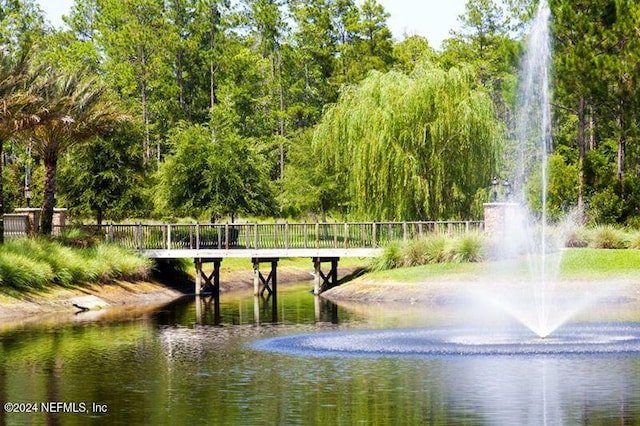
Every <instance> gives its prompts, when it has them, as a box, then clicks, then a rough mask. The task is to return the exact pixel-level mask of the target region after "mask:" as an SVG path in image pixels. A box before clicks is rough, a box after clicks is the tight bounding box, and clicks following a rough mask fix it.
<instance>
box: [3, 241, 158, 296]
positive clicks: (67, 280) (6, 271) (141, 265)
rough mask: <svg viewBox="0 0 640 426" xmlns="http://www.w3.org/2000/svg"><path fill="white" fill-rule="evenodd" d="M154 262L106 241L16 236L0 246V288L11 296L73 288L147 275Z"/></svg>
mask: <svg viewBox="0 0 640 426" xmlns="http://www.w3.org/2000/svg"><path fill="white" fill-rule="evenodd" d="M153 267H154V263H153V261H152V260H150V259H146V258H144V257H141V256H139V255H138V254H136V253H134V252H132V251H131V250H128V249H125V248H122V247H118V246H115V245H113V244H108V243H96V244H93V245H91V246H90V247H87V248H75V247H68V246H65V245H63V244H61V243H60V242H57V241H54V240H48V239H26V238H23V239H17V240H10V241H7V242H5V243H4V244H2V245H0V291H2V292H4V293H7V294H10V295H15V294H16V293H24V292H30V291H40V290H46V289H47V288H49V287H51V286H53V285H58V286H62V287H75V286H80V285H82V284H86V283H108V282H112V281H115V280H126V281H140V280H145V279H147V278H149V277H150V275H151V272H152V270H153Z"/></svg>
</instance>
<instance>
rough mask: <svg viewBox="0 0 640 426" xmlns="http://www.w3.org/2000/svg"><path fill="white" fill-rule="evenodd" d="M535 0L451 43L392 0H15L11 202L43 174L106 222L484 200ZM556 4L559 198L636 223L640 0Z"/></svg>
mask: <svg viewBox="0 0 640 426" xmlns="http://www.w3.org/2000/svg"><path fill="white" fill-rule="evenodd" d="M536 4H537V1H536V0H508V1H503V2H498V1H497V0H468V2H467V4H466V10H465V13H464V14H463V15H461V16H460V18H459V19H460V23H461V26H460V31H459V32H456V33H452V34H451V37H450V38H449V39H447V40H445V42H444V43H443V46H442V48H441V49H440V50H435V49H434V48H433V46H431V45H430V44H429V41H428V40H426V39H424V38H422V37H418V36H412V37H408V38H405V39H399V40H394V39H393V37H392V35H391V33H390V31H389V28H388V27H387V19H388V18H389V16H388V13H387V12H386V11H385V10H384V8H383V7H382V6H381V5H380V4H379V3H378V2H377V1H376V0H366V1H363V2H356V1H355V0H309V1H298V0H291V1H288V2H285V1H281V0H239V1H234V2H230V1H227V0H185V1H164V0H130V1H126V2H123V1H117V0H76V1H75V3H74V5H73V7H72V9H71V11H70V13H69V15H68V16H67V17H65V20H66V23H67V26H66V27H65V28H62V29H54V28H51V27H50V26H48V25H47V24H46V22H45V19H44V17H43V14H42V11H41V10H40V9H39V8H38V6H37V5H36V3H35V2H34V1H33V0H19V1H0V6H1V10H2V14H0V43H2V46H3V50H2V54H1V55H0V57H1V58H0V59H1V61H0V99H2V101H3V105H4V108H3V110H2V114H1V115H0V150H2V151H5V155H3V161H2V162H0V164H1V165H2V166H3V168H4V170H0V176H2V177H3V178H4V179H6V182H2V180H0V203H2V208H3V210H4V211H5V212H7V211H11V210H12V209H13V208H14V207H17V206H20V205H21V204H24V203H25V200H24V195H23V190H22V188H23V186H24V185H25V184H29V186H30V188H31V189H32V192H36V191H37V193H34V194H33V197H32V201H33V203H32V204H34V203H36V202H37V203H38V204H39V203H44V206H45V207H46V209H45V213H47V214H44V215H43V216H42V217H43V218H44V219H45V223H44V225H45V226H44V228H43V229H44V230H45V232H47V231H48V229H49V228H48V227H49V225H48V221H49V214H48V212H49V211H51V208H52V207H53V205H54V204H55V203H58V204H64V207H69V208H70V209H71V212H72V214H74V215H75V216H76V217H78V218H79V219H88V220H89V219H91V220H96V221H102V220H121V219H124V218H126V217H134V216H136V217H156V218H168V217H175V216H192V217H196V218H198V219H200V220H208V219H209V218H210V217H211V215H212V214H222V215H224V214H233V213H242V214H247V215H277V216H288V215H291V216H307V215H309V216H312V217H318V216H322V217H325V216H326V215H334V216H338V215H339V216H341V218H348V217H352V218H354V219H355V218H364V219H368V220H384V219H391V218H393V219H403V220H410V219H429V220H436V219H448V218H464V219H469V218H475V217H478V216H479V214H480V212H479V206H480V205H481V203H482V202H483V201H486V200H487V199H488V192H489V191H488V187H489V186H490V181H491V178H492V176H493V175H498V177H499V178H500V179H506V178H511V176H507V175H506V172H505V170H507V168H506V167H504V165H503V164H501V163H500V161H499V159H500V158H501V157H500V156H499V153H500V148H501V145H502V144H503V143H507V142H508V141H509V139H510V138H511V135H513V134H514V123H513V117H514V116H515V114H514V108H515V100H516V83H517V80H518V71H517V69H518V64H519V61H520V56H521V52H522V45H523V39H524V35H525V34H526V32H527V22H528V20H529V19H530V17H531V16H532V13H533V11H534V10H535V6H536ZM550 6H551V9H552V26H553V28H552V33H553V37H554V41H553V47H554V52H555V53H554V70H553V73H554V74H553V87H554V90H553V97H554V99H553V104H554V111H553V114H554V117H553V118H554V119H553V123H554V128H553V140H554V145H555V146H554V151H555V152H554V155H553V156H552V165H551V171H552V176H551V183H550V197H549V198H548V203H549V206H548V207H549V208H550V212H551V215H552V216H557V215H559V214H560V213H562V212H564V211H566V210H568V209H570V208H572V207H574V206H576V205H577V206H578V207H580V210H581V211H583V212H584V213H585V217H586V218H587V219H590V220H592V221H593V222H596V223H627V224H630V225H634V224H638V223H639V220H640V219H638V212H639V211H640V196H639V195H638V194H640V178H639V177H638V170H640V161H639V160H638V159H639V158H640V148H639V146H638V138H639V137H640V128H638V126H637V122H638V120H637V117H638V114H639V113H640V102H638V100H639V99H640V96H638V95H639V94H638V81H639V78H638V77H639V76H640V66H639V65H638V64H640V61H638V60H637V58H638V57H639V56H640V38H638V37H636V35H637V34H636V31H635V29H637V28H638V27H640V5H638V4H637V2H633V1H630V0H580V1H568V0H551V1H550ZM434 7H435V6H434ZM74 82H75V83H74ZM63 83H74V85H73V86H68V87H67V86H65V85H64V84H63ZM89 83H90V84H89ZM87 84H88V86H86V85H87ZM74 88H75V89H74ZM84 88H86V89H87V90H84ZM71 89H74V90H71ZM89 93H95V94H99V96H97V97H96V102H94V104H93V105H94V107H90V105H89V104H88V103H86V102H84V101H83V99H89V98H83V96H82V95H83V94H89ZM96 105H98V106H100V107H98V108H95V106H96ZM104 105H114V106H115V107H116V108H114V109H113V110H112V111H110V114H107V116H108V117H107V116H105V117H103V118H108V120H98V118H99V117H98V116H99V114H96V112H97V111H105V109H104V108H102V106H104ZM124 116H126V117H127V123H126V124H125V123H123V122H121V120H114V119H115V118H117V117H124ZM92 121H93V124H92ZM36 124H37V125H36ZM81 124H82V126H81ZM85 125H86V126H85ZM80 127H83V128H82V129H80ZM88 130H91V131H88ZM58 169H60V175H59V176H57V173H58ZM30 177H32V179H31V180H29V178H30ZM57 178H59V179H58V180H59V182H58V183H59V185H58V184H56V179H57ZM34 179H38V181H35V180H34ZM3 183H4V187H3V186H2V184H3ZM538 190H539V189H538V188H535V186H532V187H531V188H529V191H530V192H535V191H538ZM4 194H6V199H4V198H2V197H3V196H4ZM532 198H533V197H532ZM537 207H540V206H537Z"/></svg>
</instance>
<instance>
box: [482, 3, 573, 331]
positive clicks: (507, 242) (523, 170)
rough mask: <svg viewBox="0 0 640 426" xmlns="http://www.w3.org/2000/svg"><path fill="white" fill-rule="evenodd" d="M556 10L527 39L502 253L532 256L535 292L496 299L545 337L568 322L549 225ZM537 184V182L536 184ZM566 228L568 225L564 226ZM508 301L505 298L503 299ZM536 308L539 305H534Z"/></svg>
mask: <svg viewBox="0 0 640 426" xmlns="http://www.w3.org/2000/svg"><path fill="white" fill-rule="evenodd" d="M550 17H551V12H550V9H549V5H548V4H547V1H546V0H542V1H540V3H539V5H538V9H537V12H536V16H535V19H534V20H533V22H532V25H531V29H530V33H529V35H528V37H527V44H526V50H525V56H524V58H523V61H522V65H521V70H520V83H519V97H518V113H517V127H516V129H517V131H516V135H517V141H516V143H515V144H514V145H513V146H512V147H510V149H509V150H508V152H507V154H508V156H509V164H510V166H511V168H512V171H511V173H512V174H513V176H514V179H513V181H514V183H515V185H514V193H513V197H514V201H515V202H516V203H514V204H513V205H511V207H510V209H511V210H512V213H511V214H508V215H505V224H504V230H503V241H501V242H500V246H501V251H502V252H503V253H502V254H504V255H505V256H506V257H511V258H514V257H522V256H524V257H526V258H527V263H528V269H529V273H528V275H529V277H528V279H529V280H530V281H531V283H530V284H527V285H526V287H527V288H529V289H531V290H532V291H533V295H532V299H533V300H531V296H525V299H524V300H514V299H522V296H521V295H520V296H517V297H515V296H509V295H508V296H507V297H506V298H507V299H509V300H499V301H498V300H495V298H494V302H496V303H498V304H499V305H500V306H502V307H503V309H504V310H506V311H508V312H509V313H510V314H511V315H513V316H515V317H516V318H518V319H519V320H520V321H521V322H523V323H524V324H525V325H526V326H527V327H529V328H530V329H531V330H533V331H534V332H535V333H536V334H538V335H539V336H542V337H544V336H547V335H548V334H549V333H551V332H552V331H553V329H555V328H556V327H558V326H559V325H560V323H562V321H564V320H566V318H564V319H562V320H561V319H559V317H558V316H557V315H556V313H559V312H560V311H561V310H562V317H564V316H565V314H566V312H567V310H566V309H560V308H559V307H558V304H557V303H556V301H554V300H552V299H553V294H552V293H553V288H552V287H553V286H554V281H555V280H556V278H557V274H558V269H559V264H560V255H559V253H560V250H561V248H562V246H563V245H564V241H565V238H564V235H563V232H559V228H558V227H554V229H553V234H552V235H550V230H549V228H548V227H547V224H548V218H547V206H546V204H547V185H548V161H547V157H548V154H549V152H550V151H551V146H552V141H551V107H550V105H551V87H550V84H549V79H550V69H551V38H550V31H549V24H550ZM538 176H539V179H540V182H539V185H540V188H539V192H538V193H539V198H537V199H532V198H531V195H528V194H527V193H525V188H526V187H527V186H528V184H531V183H532V181H533V179H538ZM535 185H537V184H535ZM531 204H535V205H536V206H539V207H540V213H539V214H538V215H534V214H533V213H532V209H531V208H530V207H529V206H530V205H531ZM563 228H565V227H563ZM502 299H504V298H502ZM532 308H534V309H532Z"/></svg>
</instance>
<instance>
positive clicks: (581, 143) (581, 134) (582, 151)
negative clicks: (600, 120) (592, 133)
mask: <svg viewBox="0 0 640 426" xmlns="http://www.w3.org/2000/svg"><path fill="white" fill-rule="evenodd" d="M586 127H587V123H586V120H585V100H584V96H581V97H580V101H579V105H578V215H579V217H580V221H582V219H583V217H584V186H585V184H584V159H585V157H586V155H587V138H586V137H585V129H586Z"/></svg>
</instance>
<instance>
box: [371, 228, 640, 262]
mask: <svg viewBox="0 0 640 426" xmlns="http://www.w3.org/2000/svg"><path fill="white" fill-rule="evenodd" d="M495 244H496V242H495V241H493V240H491V239H490V238H488V237H487V236H485V235H483V234H480V233H471V234H467V235H464V236H458V237H448V236H442V235H429V236H426V237H423V238H418V239H414V240H410V241H404V242H402V241H401V242H396V243H392V244H390V245H388V246H387V247H385V249H384V251H383V253H382V255H380V256H379V257H377V258H376V259H374V260H373V261H372V264H371V269H372V270H374V271H382V270H388V269H395V268H406V267H412V266H420V265H428V264H434V263H448V262H455V263H462V262H482V261H486V260H492V259H493V258H494V256H493V255H492V253H493V252H494V251H495V250H494V247H493V246H494V245H495ZM566 247H573V248H593V249H634V250H638V249H640V231H638V230H635V229H624V228H616V227H613V226H609V225H605V226H596V227H591V228H586V227H580V228H576V229H575V230H574V231H573V232H571V233H570V234H569V235H568V237H567V241H566Z"/></svg>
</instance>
